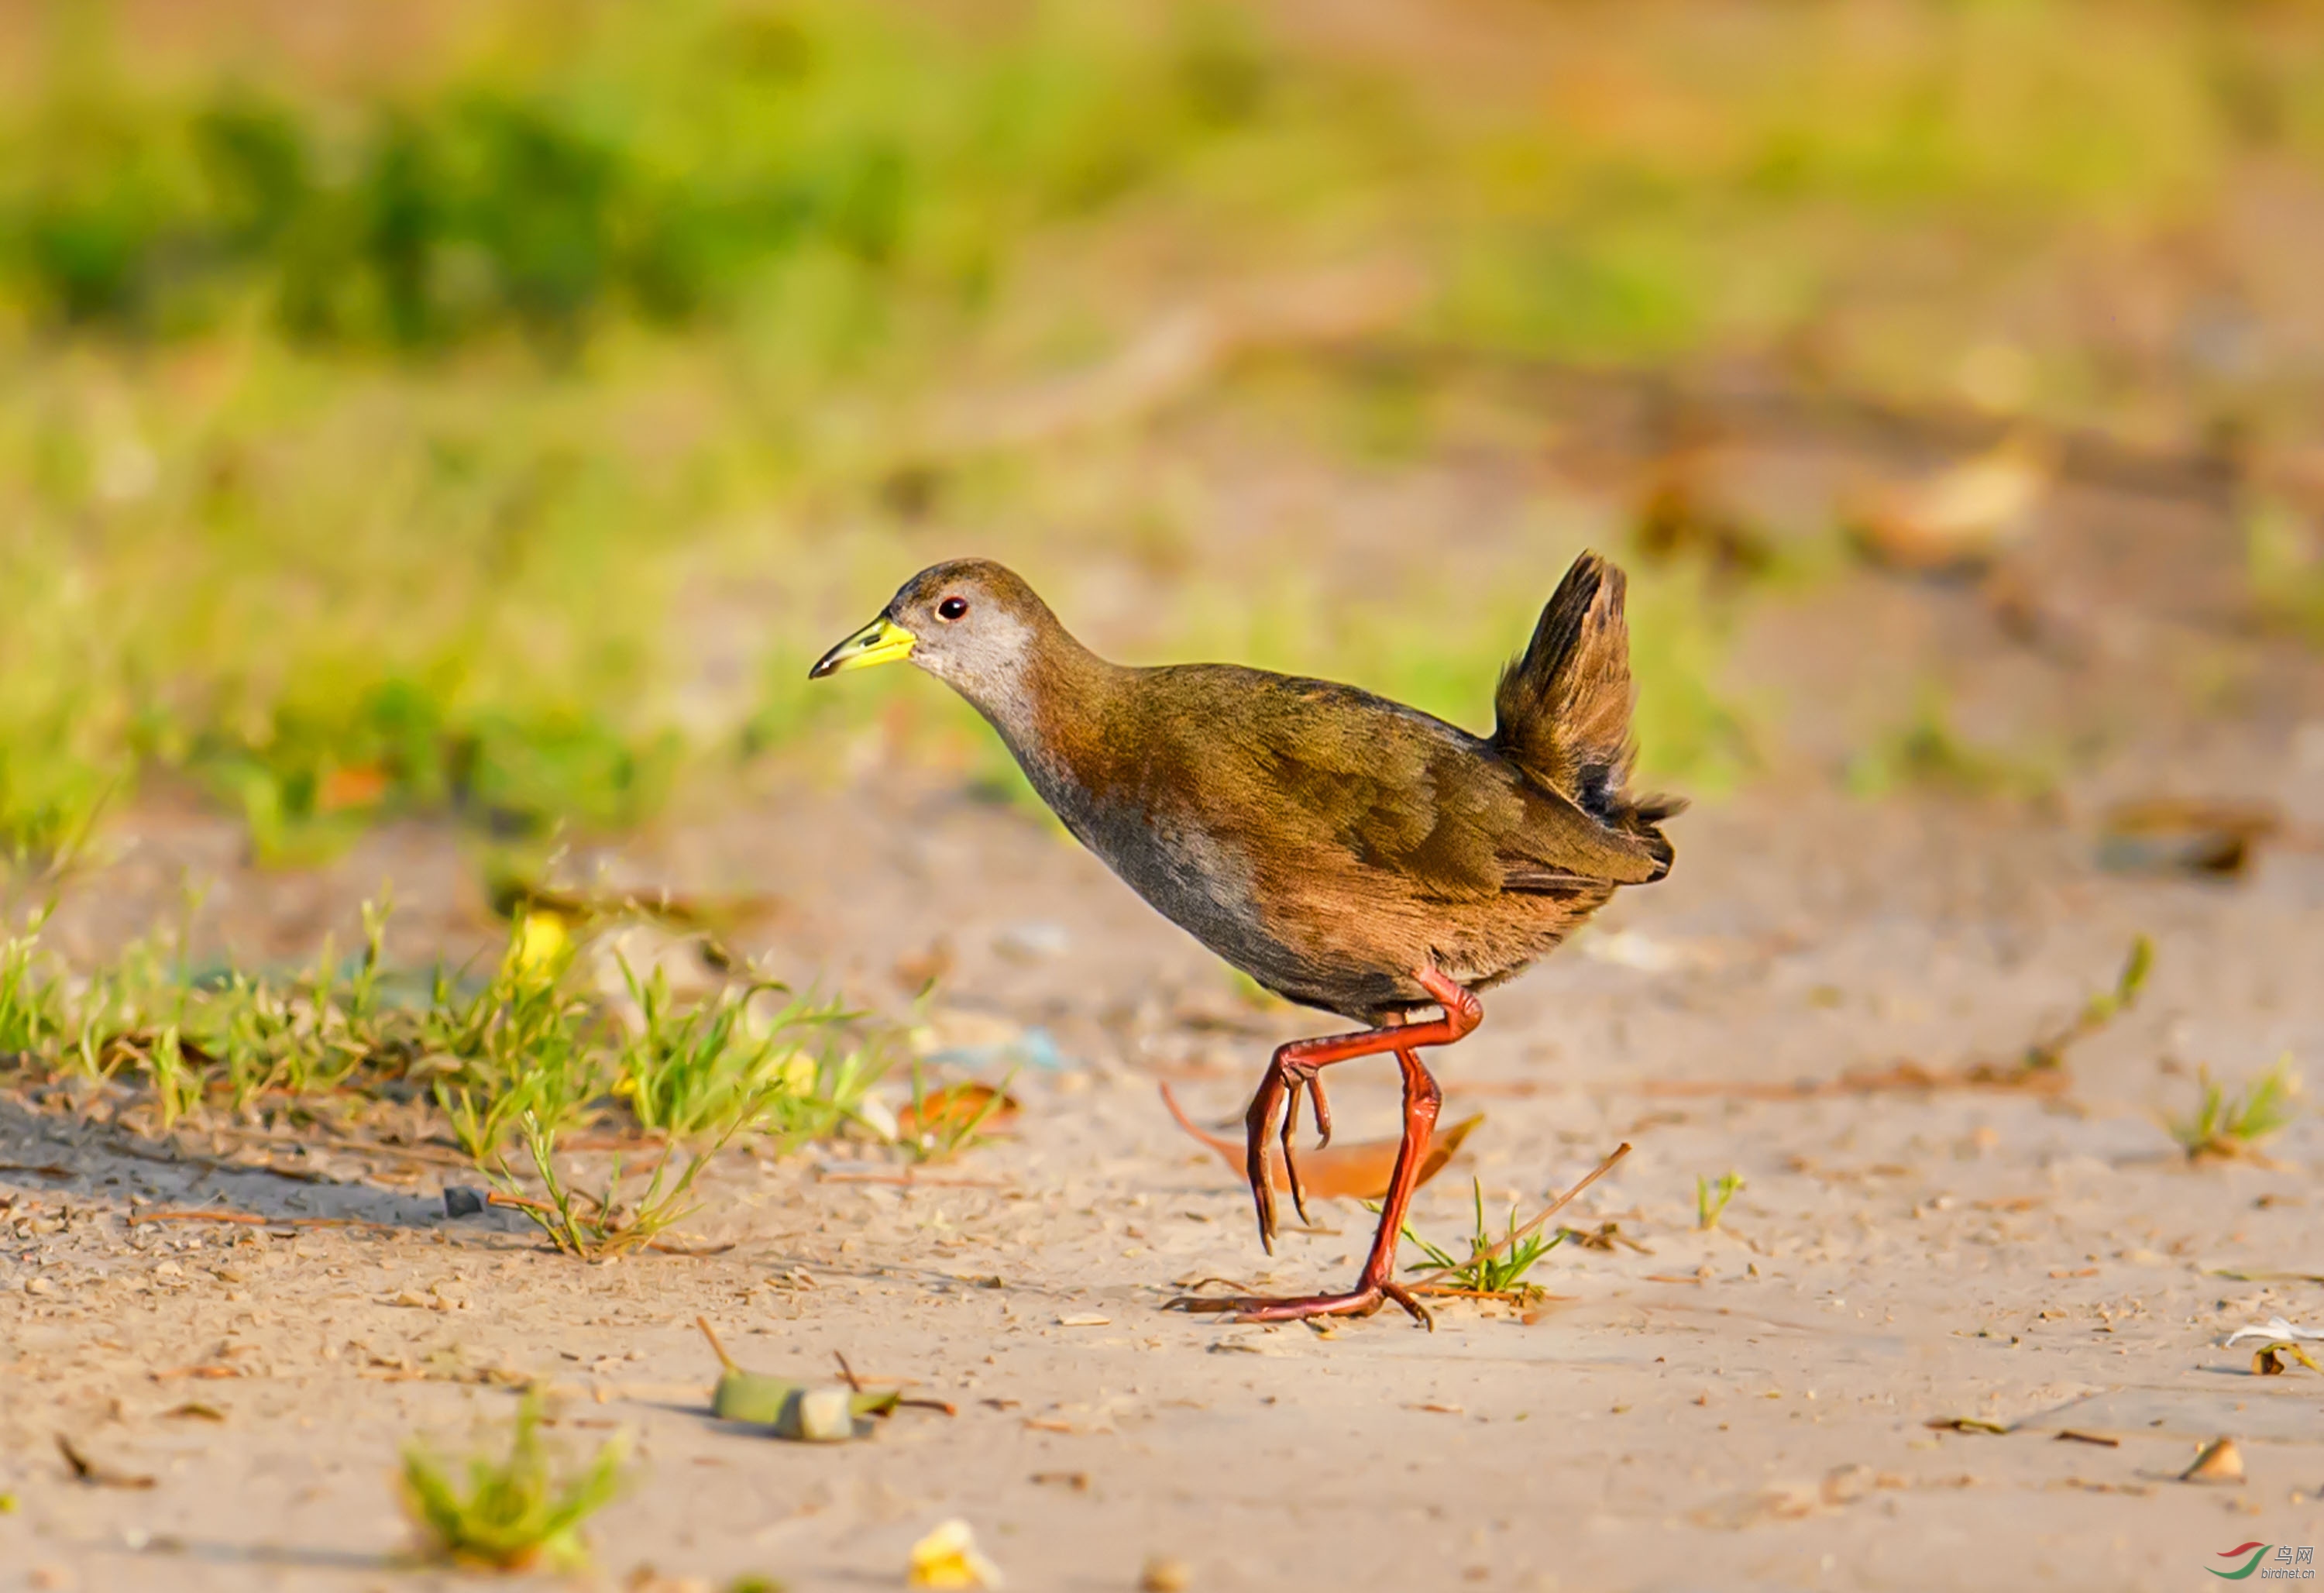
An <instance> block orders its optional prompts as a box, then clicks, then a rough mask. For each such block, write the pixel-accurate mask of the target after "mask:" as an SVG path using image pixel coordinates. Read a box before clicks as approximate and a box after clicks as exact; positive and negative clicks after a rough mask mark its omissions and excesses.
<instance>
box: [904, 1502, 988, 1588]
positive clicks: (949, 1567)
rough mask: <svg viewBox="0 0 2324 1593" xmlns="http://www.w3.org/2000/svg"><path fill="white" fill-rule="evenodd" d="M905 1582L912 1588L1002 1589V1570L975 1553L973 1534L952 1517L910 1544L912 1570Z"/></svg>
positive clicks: (963, 1523) (961, 1522)
mask: <svg viewBox="0 0 2324 1593" xmlns="http://www.w3.org/2000/svg"><path fill="white" fill-rule="evenodd" d="M905 1580H906V1582H907V1583H908V1585H909V1586H911V1587H914V1588H988V1589H989V1588H998V1587H1000V1586H1001V1570H1000V1568H999V1567H998V1566H996V1565H994V1564H993V1563H992V1562H991V1561H989V1560H987V1559H985V1558H984V1556H983V1555H982V1554H979V1553H978V1552H977V1551H976V1535H975V1533H972V1532H971V1531H970V1530H969V1526H968V1523H966V1522H964V1521H962V1520H960V1519H958V1518H957V1517H955V1518H954V1519H953V1520H951V1521H947V1522H944V1523H942V1524H939V1525H938V1526H937V1527H936V1530H935V1531H934V1532H931V1533H928V1535H927V1537H925V1538H922V1539H921V1540H920V1541H919V1542H917V1543H915V1544H913V1545H912V1569H911V1572H910V1574H909V1575H908V1577H907V1578H906V1579H905Z"/></svg>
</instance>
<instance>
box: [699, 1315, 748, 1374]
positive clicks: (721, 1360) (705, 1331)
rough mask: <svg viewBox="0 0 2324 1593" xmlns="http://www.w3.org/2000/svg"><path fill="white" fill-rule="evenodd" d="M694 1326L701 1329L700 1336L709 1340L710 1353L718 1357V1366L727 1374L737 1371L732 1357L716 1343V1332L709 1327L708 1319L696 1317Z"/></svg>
mask: <svg viewBox="0 0 2324 1593" xmlns="http://www.w3.org/2000/svg"><path fill="white" fill-rule="evenodd" d="M694 1325H695V1326H696V1327H697V1328H699V1329H702V1336H703V1337H704V1338H707V1339H708V1340H710V1353H711V1354H712V1355H715V1356H716V1357H718V1364H719V1366H722V1367H724V1369H725V1370H727V1371H729V1372H733V1371H736V1370H739V1368H738V1367H737V1366H735V1365H734V1357H733V1356H731V1355H728V1354H727V1353H726V1347H725V1346H724V1345H723V1344H721V1343H719V1342H718V1331H717V1329H715V1328H713V1327H712V1326H711V1325H710V1319H709V1318H708V1317H696V1318H695V1319H694Z"/></svg>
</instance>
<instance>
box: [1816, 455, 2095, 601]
mask: <svg viewBox="0 0 2324 1593" xmlns="http://www.w3.org/2000/svg"><path fill="white" fill-rule="evenodd" d="M2056 467H2057V459H2056V448H2055V445H2054V444H2053V443H2052V441H2051V440H2049V439H2047V438H2045V437H2043V436H2042V435H2041V434H2040V433H2038V432H2035V431H2018V432H2015V433H2013V434H2012V435H2010V436H2008V437H2006V438H2004V439H2003V440H2001V442H2000V443H1999V444H1998V445H1997V446H1996V447H1994V448H1993V449H1989V450H1988V451H1987V452H1985V453H1982V454H1978V455H1977V456H1975V457H1974V458H1967V459H1963V460H1960V462H1958V463H1956V464H1953V465H1950V466H1949V467H1947V468H1944V469H1941V470H1940V471H1938V472H1937V473H1936V474H1934V475H1932V476H1929V477H1923V479H1921V480H1918V481H1908V482H1891V483H1886V484H1883V485H1881V486H1877V487H1875V488H1873V489H1872V490H1870V491H1867V492H1858V493H1856V494H1853V495H1850V496H1849V499H1848V501H1846V502H1844V503H1843V504H1842V505H1840V514H1841V518H1842V520H1843V522H1844V523H1845V524H1846V525H1847V528H1848V533H1849V537H1850V539H1851V540H1852V541H1853V542H1855V544H1856V547H1857V550H1858V551H1859V552H1861V553H1862V554H1863V555H1864V556H1865V557H1866V558H1867V559H1869V560H1872V561H1873V562H1875V563H1877V564H1884V565H1886V566H1887V567H1888V568H1890V569H1892V570H1908V571H1911V572H1914V573H1915V574H1922V575H1939V574H1957V573H1960V572H1962V571H1967V570H1982V569H1985V568H1986V567H1987V566H1988V565H1990V564H1992V563H1993V562H1994V560H1997V558H1999V557H2000V555H2001V554H2002V553H2004V552H2005V551H2007V550H2008V549H2009V548H2011V547H2012V546H2014V545H2015V544H2016V543H2017V542H2021V541H2023V540H2024V537H2025V534H2026V533H2027V532H2028V530H2029V529H2030V528H2031V522H2032V516H2033V510H2034V509H2035V508H2036V507H2037V506H2038V505H2040V503H2041V501H2042V499H2043V497H2044V496H2045V495H2048V493H2049V490H2050V484H2051V482H2052V478H2053V477H2054V475H2055V473H2056Z"/></svg>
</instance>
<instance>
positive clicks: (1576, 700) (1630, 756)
mask: <svg viewBox="0 0 2324 1593" xmlns="http://www.w3.org/2000/svg"><path fill="white" fill-rule="evenodd" d="M1627 585H1628V583H1627V582H1626V580H1625V579H1624V577H1623V575H1622V572H1621V570H1619V569H1618V568H1617V567H1616V566H1614V565H1611V564H1609V563H1608V562H1607V561H1606V560H1604V559H1602V558H1600V557H1599V555H1597V554H1596V553H1583V554H1582V556H1581V557H1580V558H1579V559H1576V560H1574V561H1573V568H1572V569H1571V570H1567V571H1566V572H1565V579H1563V580H1562V581H1560V582H1559V583H1558V585H1557V590H1556V592H1555V593H1554V594H1553V595H1552V596H1551V597H1550V599H1549V604H1548V606H1547V607H1545V608H1544V609H1543V610H1542V611H1541V621H1540V623H1539V624H1537V625H1535V626H1534V633H1533V640H1532V641H1531V642H1530V643H1528V644H1526V650H1525V652H1524V653H1521V654H1520V655H1518V657H1517V658H1516V659H1515V660H1514V661H1512V662H1510V664H1509V666H1508V668H1507V669H1505V670H1503V671H1501V683H1500V686H1499V690H1496V691H1495V692H1494V693H1493V712H1494V720H1495V723H1494V726H1493V736H1492V745H1493V746H1494V747H1495V749H1496V750H1498V751H1499V752H1500V754H1501V755H1503V756H1505V757H1507V758H1508V759H1509V761H1510V762H1512V763H1514V764H1517V766H1518V767H1519V768H1521V769H1523V770H1524V771H1525V772H1526V773H1528V774H1530V775H1532V776H1533V777H1534V778H1535V780H1537V781H1539V782H1541V783H1543V784H1544V785H1546V786H1548V787H1549V788H1551V789H1552V790H1554V791H1555V792H1558V793H1559V794H1560V795H1562V796H1564V797H1565V798H1567V799H1568V800H1570V801H1572V802H1573V804H1574V805H1575V806H1577V807H1579V808H1580V809H1582V811H1584V812H1586V813H1588V814H1590V815H1591V817H1592V818H1594V819H1596V820H1598V821H1599V822H1600V823H1601V824H1604V825H1605V826H1607V827H1608V828H1609V829H1616V830H1619V831H1622V832H1623V833H1625V834H1628V835H1630V836H1633V837H1635V838H1637V840H1638V841H1639V842H1640V843H1641V847H1642V849H1643V850H1645V851H1646V853H1647V855H1648V856H1650V857H1653V858H1654V859H1655V861H1656V862H1657V863H1658V864H1659V865H1660V866H1661V870H1660V871H1658V872H1657V873H1656V875H1655V878H1660V877H1661V876H1662V872H1663V871H1667V870H1668V868H1669V866H1670V860H1671V846H1670V842H1669V841H1668V840H1666V839H1665V838H1664V837H1663V832H1662V830H1661V829H1659V828H1658V826H1659V825H1660V824H1661V822H1662V821H1663V820H1665V819H1668V818H1669V817H1671V816H1672V815H1673V814H1674V813H1676V812H1678V811H1679V810H1681V809H1682V808H1683V807H1684V806H1685V805H1686V804H1685V803H1683V802H1682V801H1677V800H1675V799H1674V798H1670V797H1661V796H1646V797H1637V796H1633V795H1631V794H1630V790H1629V781H1630V767H1631V765H1632V764H1634V763H1636V762H1637V744H1636V742H1634V741H1633V740H1632V738H1631V735H1630V706H1631V702H1632V699H1633V698H1634V697H1635V696H1636V691H1635V689H1634V688H1633V687H1632V685H1631V683H1630V629H1629V625H1628V623H1627V622H1626V621H1625V620H1624V618H1623V617H1622V597H1623V594H1624V591H1625V589H1626V588H1627Z"/></svg>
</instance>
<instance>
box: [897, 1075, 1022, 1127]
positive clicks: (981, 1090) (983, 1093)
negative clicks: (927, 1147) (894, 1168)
mask: <svg viewBox="0 0 2324 1593" xmlns="http://www.w3.org/2000/svg"><path fill="white" fill-rule="evenodd" d="M1021 1110H1022V1107H1020V1106H1019V1102H1018V1099H1017V1098H1016V1097H1015V1096H1013V1095H1002V1094H1001V1092H1000V1091H999V1090H997V1089H995V1088H992V1086H991V1085H990V1084H977V1083H974V1082H973V1081H971V1082H964V1083H960V1084H948V1085H945V1087H944V1088H942V1089H932V1090H929V1091H928V1092H927V1094H925V1095H923V1096H922V1097H921V1098H919V1100H918V1103H917V1104H908V1105H906V1106H903V1107H898V1108H897V1110H896V1135H897V1137H899V1138H901V1139H918V1137H919V1136H920V1135H922V1134H923V1133H929V1134H939V1135H943V1134H954V1133H958V1134H965V1133H967V1132H968V1131H969V1130H970V1129H972V1128H973V1129H975V1130H977V1131H978V1132H980V1133H988V1134H997V1133H999V1132H1000V1131H1001V1130H1002V1129H1004V1128H1006V1127H1008V1126H1009V1125H1010V1124H1012V1123H1014V1122H1016V1120H1017V1117H1018V1114H1019V1112H1020V1111H1021ZM980 1114H982V1116H980Z"/></svg>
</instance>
